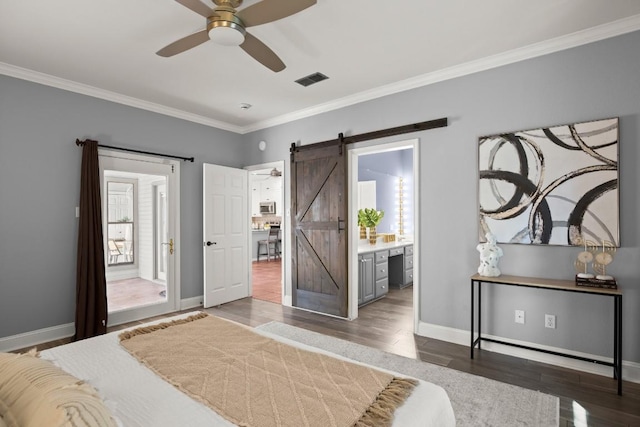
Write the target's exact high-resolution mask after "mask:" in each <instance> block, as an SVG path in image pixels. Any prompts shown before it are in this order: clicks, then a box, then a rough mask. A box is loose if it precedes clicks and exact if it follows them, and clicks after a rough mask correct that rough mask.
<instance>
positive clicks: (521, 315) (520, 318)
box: [516, 310, 524, 325]
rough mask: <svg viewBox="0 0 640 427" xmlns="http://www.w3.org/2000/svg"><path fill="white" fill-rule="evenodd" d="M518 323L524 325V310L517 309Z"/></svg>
mask: <svg viewBox="0 0 640 427" xmlns="http://www.w3.org/2000/svg"><path fill="white" fill-rule="evenodd" d="M516 323H522V324H523V325H524V310H516Z"/></svg>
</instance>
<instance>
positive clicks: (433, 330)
mask: <svg viewBox="0 0 640 427" xmlns="http://www.w3.org/2000/svg"><path fill="white" fill-rule="evenodd" d="M416 334H417V335H420V336H422V337H428V338H433V339H437V340H440V341H446V342H451V343H454V344H459V345H463V346H465V347H467V348H469V346H470V344H471V336H470V335H469V331H467V330H463V329H455V328H449V327H446V326H440V325H434V324H430V323H425V322H419V325H418V330H417V332H416ZM483 336H484V337H487V338H494V339H499V340H501V341H506V342H510V343H513V344H519V345H527V346H530V347H537V348H541V349H544V350H550V351H556V352H560V353H567V354H571V355H574V356H580V357H586V358H590V359H594V360H602V361H606V362H612V361H613V359H612V358H610V357H602V356H597V355H594V354H589V353H582V352H579V351H574V350H567V349H564V348H558V347H551V346H546V345H540V344H536V343H530V342H527V341H519V340H513V339H509V338H502V337H497V336H494V335H487V334H483ZM482 350H488V351H493V352H496V353H501V354H506V355H508V356H513V357H519V358H522V359H529V360H534V361H536V362H541V363H547V364H549V365H556V366H562V367H564V368H568V369H575V370H578V371H583V372H589V373H591V374H597V375H603V376H606V377H611V376H612V369H613V368H611V367H609V366H603V365H598V364H595V363H590V362H583V361H581V360H575V359H571V358H567V357H562V356H555V355H553V354H546V353H541V352H538V351H533V350H527V349H524V348H517V347H511V346H508V345H504V344H498V343H492V342H483V343H482ZM476 351H477V350H476ZM622 378H623V379H624V380H625V381H633V382H636V383H640V363H636V362H629V361H625V360H623V361H622Z"/></svg>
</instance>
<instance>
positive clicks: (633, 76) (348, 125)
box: [247, 32, 640, 362]
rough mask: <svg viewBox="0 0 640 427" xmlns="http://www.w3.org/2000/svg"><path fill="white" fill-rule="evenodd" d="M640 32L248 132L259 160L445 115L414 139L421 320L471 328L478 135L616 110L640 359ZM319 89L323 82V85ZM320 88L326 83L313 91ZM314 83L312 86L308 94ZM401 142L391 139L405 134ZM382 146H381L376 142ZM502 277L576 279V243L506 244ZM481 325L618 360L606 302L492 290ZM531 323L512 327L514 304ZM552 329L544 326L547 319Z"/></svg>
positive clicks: (626, 263) (627, 290)
mask: <svg viewBox="0 0 640 427" xmlns="http://www.w3.org/2000/svg"><path fill="white" fill-rule="evenodd" d="M638 46H640V32H635V33H631V34H627V35H624V36H620V37H616V38H612V39H608V40H604V41H600V42H597V43H593V44H590V45H585V46H581V47H578V48H574V49H571V50H567V51H563V52H558V53H555V54H551V55H546V56H544V57H540V58H535V59H531V60H527V61H523V62H520V63H516V64H511V65H508V66H503V67H500V68H496V69H493V70H488V71H484V72H481V73H476V74H473V75H469V76H465V77H460V78H457V79H453V80H449V81H445V82H441V83H437V84H433V85H430V86H426V87H423V88H419V89H414V90H411V91H407V92H403V93H400V94H395V95H391V96H387V97H384V98H380V99H377V100H373V101H369V102H366V103H362V104H358V105H355V106H351V107H346V108H343V109H340V110H338V111H332V112H328V113H325V114H321V115H318V116H315V117H311V118H307V119H302V120H298V121H296V122H293V123H288V124H285V125H281V126H276V127H272V128H269V129H265V130H261V131H258V132H254V133H252V134H249V135H247V138H248V142H249V143H250V144H252V145H255V144H257V141H259V140H261V139H262V140H265V141H267V142H268V144H269V147H270V148H269V149H267V150H266V151H265V152H264V153H263V157H262V158H259V157H258V156H259V153H258V151H257V149H256V150H251V154H252V156H254V158H252V159H251V160H252V161H253V162H254V163H259V162H260V161H273V160H277V159H287V158H288V148H289V145H290V144H291V142H294V141H298V142H300V143H302V144H309V143H314V142H317V141H324V140H328V139H333V138H335V137H336V136H337V135H338V133H339V132H344V133H345V135H351V134H359V133H364V132H370V131H374V130H377V129H383V128H387V127H393V126H399V125H404V124H409V123H414V122H420V121H424V120H430V119H436V118H440V117H448V118H449V121H450V124H449V126H448V127H446V128H442V129H436V130H430V131H425V132H419V133H415V134H410V135H409V137H410V138H411V137H418V138H420V141H421V149H420V154H419V155H420V159H419V174H420V200H419V203H420V213H421V216H420V218H419V219H418V220H419V222H420V227H421V228H420V233H421V235H420V236H419V237H420V241H421V243H422V246H421V247H422V251H421V253H420V259H419V260H417V261H416V262H419V263H420V267H421V270H420V271H421V277H420V286H421V290H422V293H421V301H420V319H421V321H423V322H427V323H431V324H437V325H442V326H445V327H452V328H456V329H461V330H468V329H469V319H470V307H469V304H470V303H469V300H470V298H469V276H470V275H471V274H473V273H474V272H475V271H476V269H477V267H478V264H479V262H478V253H477V252H476V249H475V247H476V245H477V244H478V238H477V236H478V226H477V220H478V215H477V194H476V191H477V190H476V188H477V179H478V177H477V174H478V171H477V170H478V167H477V141H478V137H479V136H482V135H488V134H494V133H498V132H502V131H515V130H520V129H531V128H536V127H540V126H547V125H555V124H566V123H572V122H580V121H585V120H592V119H600V118H607V117H612V116H619V117H620V140H621V146H620V152H621V156H620V158H621V164H620V179H621V235H622V246H623V247H622V248H621V249H619V250H618V252H617V254H616V259H615V261H614V263H613V264H612V265H611V266H610V267H611V268H610V270H608V271H610V272H611V273H612V274H613V275H614V276H616V278H617V279H618V282H619V286H620V288H621V289H622V291H623V292H624V303H623V304H624V309H623V315H624V328H623V334H624V338H623V339H624V342H623V357H624V359H625V360H629V361H633V362H640V340H639V339H638V334H637V327H636V326H637V325H638V324H640V313H639V310H638V307H640V280H639V277H640V235H639V231H640V225H639V223H638V213H639V211H640V198H639V197H638V190H637V185H638V182H640V176H639V174H640V172H638V164H640V151H639V150H638V140H639V137H640V120H639V119H640V78H638V76H640V55H638V54H637V53H638V48H637V47H638ZM320 84H322V83H320ZM318 88H320V86H318ZM311 90H313V89H311ZM406 138H407V137H399V138H394V139H387V140H385V141H386V142H388V141H392V140H401V139H406ZM376 142H378V141H376ZM501 246H502V248H503V251H504V257H503V258H502V259H501V262H500V267H501V269H502V271H503V273H505V274H514V275H522V276H538V277H548V278H567V279H568V278H571V277H573V275H574V271H573V261H574V257H575V255H576V253H577V252H578V250H577V249H574V248H569V247H534V246H523V245H501ZM484 296H485V297H486V298H487V304H488V305H486V307H487V308H488V307H491V313H488V312H487V311H488V310H485V315H486V317H485V319H484V325H485V326H486V332H488V333H491V334H494V335H498V336H502V337H507V338H512V339H518V340H525V341H532V342H538V343H541V344H546V345H550V346H557V347H563V348H567V349H571V350H575V351H582V352H587V353H592V354H601V355H605V356H612V354H611V353H612V351H611V348H612V347H613V345H612V338H611V336H612V331H613V325H612V317H613V314H612V311H613V302H612V301H610V300H609V299H606V298H593V297H591V298H589V297H587V296H581V295H574V294H562V293H559V292H552V291H533V290H526V289H520V288H507V287H503V288H493V289H491V291H490V292H486V293H485V294H484ZM515 309H523V310H525V311H526V318H527V320H526V324H525V325H518V324H515V323H514V319H513V317H514V310H515ZM545 313H550V314H556V315H557V329H555V330H552V329H545V328H544V314H545Z"/></svg>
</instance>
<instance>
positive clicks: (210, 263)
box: [203, 163, 249, 308]
mask: <svg viewBox="0 0 640 427" xmlns="http://www.w3.org/2000/svg"><path fill="white" fill-rule="evenodd" d="M247 196H248V173H247V171H246V170H243V169H235V168H229V167H225V166H217V165H211V164H207V163H205V164H204V165H203V210H204V211H203V252H204V292H203V294H204V307H205V308H206V307H211V306H214V305H219V304H224V303H226V302H229V301H234V300H237V299H240V298H244V297H247V296H249V263H248V262H247V259H248V256H249V254H248V247H249V242H248V233H249V210H248V204H247V199H248V197H247Z"/></svg>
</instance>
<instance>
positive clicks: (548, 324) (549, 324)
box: [544, 314, 556, 329]
mask: <svg viewBox="0 0 640 427" xmlns="http://www.w3.org/2000/svg"><path fill="white" fill-rule="evenodd" d="M544 327H545V328H551V329H555V328H556V316H555V315H553V314H545V315H544Z"/></svg>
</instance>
